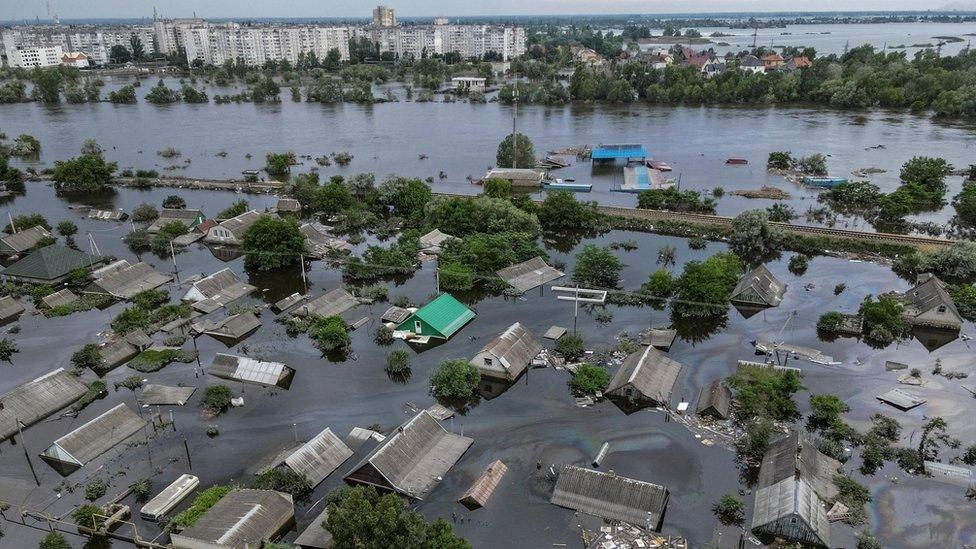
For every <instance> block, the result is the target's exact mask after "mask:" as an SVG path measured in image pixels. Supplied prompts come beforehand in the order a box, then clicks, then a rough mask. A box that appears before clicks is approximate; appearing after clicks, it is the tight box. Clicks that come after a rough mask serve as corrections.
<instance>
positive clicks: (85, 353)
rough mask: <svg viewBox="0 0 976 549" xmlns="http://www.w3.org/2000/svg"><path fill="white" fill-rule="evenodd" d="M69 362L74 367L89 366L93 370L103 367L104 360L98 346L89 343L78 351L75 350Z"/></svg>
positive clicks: (82, 367)
mask: <svg viewBox="0 0 976 549" xmlns="http://www.w3.org/2000/svg"><path fill="white" fill-rule="evenodd" d="M71 364H72V365H73V366H74V367H75V368H79V369H84V368H90V369H91V370H92V371H94V372H98V371H100V370H102V369H103V368H105V360H104V359H103V358H102V352H101V350H100V347H99V346H98V345H96V344H94V343H89V344H87V345H85V346H84V347H82V348H81V349H79V350H78V351H75V353H74V354H73V355H71Z"/></svg>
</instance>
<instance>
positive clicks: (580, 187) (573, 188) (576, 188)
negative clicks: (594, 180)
mask: <svg viewBox="0 0 976 549" xmlns="http://www.w3.org/2000/svg"><path fill="white" fill-rule="evenodd" d="M542 188H543V189H558V190H561V191H570V192H574V193H588V192H590V191H592V190H593V185H591V184H589V183H568V182H566V181H563V180H562V179H554V180H552V181H543V182H542Z"/></svg>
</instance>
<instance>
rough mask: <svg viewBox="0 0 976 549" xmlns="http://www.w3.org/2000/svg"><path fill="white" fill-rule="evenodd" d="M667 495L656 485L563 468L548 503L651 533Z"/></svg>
mask: <svg viewBox="0 0 976 549" xmlns="http://www.w3.org/2000/svg"><path fill="white" fill-rule="evenodd" d="M668 496H669V494H668V489H667V488H664V487H663V486H658V485H657V484H651V483H650V482H645V481H642V480H635V479H632V478H627V477H622V476H620V475H616V474H613V473H604V472H601V471H594V470H593V469H585V468H583V467H577V466H575V465H563V467H562V469H560V471H559V479H558V480H556V487H555V488H554V489H553V491H552V498H551V499H550V500H549V502H550V503H552V504H554V505H558V506H560V507H567V508H569V509H575V510H577V511H580V512H583V513H586V514H588V515H593V516H596V517H601V518H604V519H609V520H619V521H622V522H626V523H628V524H633V525H634V526H638V527H641V528H646V529H648V530H653V529H656V528H657V526H658V524H659V523H660V522H661V517H662V516H663V515H664V510H665V508H666V507H667V505H668Z"/></svg>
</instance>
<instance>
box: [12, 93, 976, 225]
mask: <svg viewBox="0 0 976 549" xmlns="http://www.w3.org/2000/svg"><path fill="white" fill-rule="evenodd" d="M130 81H131V80H128V79H121V78H118V79H110V80H109V81H108V82H107V85H106V87H105V89H104V91H103V93H105V94H107V93H108V91H109V90H110V89H114V88H117V87H119V86H120V85H122V84H124V83H127V82H130ZM142 83H143V85H142V86H141V87H140V88H138V92H137V93H138V94H140V97H141V96H142V95H144V94H145V93H147V92H148V90H149V88H150V87H151V86H152V85H154V84H155V83H156V79H155V78H148V79H144V80H143V81H142ZM167 84H168V85H169V86H170V87H179V82H177V81H176V80H172V79H168V80H167ZM386 90H391V91H393V92H394V93H395V94H396V95H397V96H398V97H400V98H405V92H404V91H403V85H402V84H397V83H391V84H387V85H384V86H382V87H380V88H378V89H377V90H376V92H375V95H377V96H384V95H385V91H386ZM208 91H209V92H210V95H211V98H212V97H213V95H214V94H216V93H220V94H228V93H236V91H237V90H235V89H231V88H227V89H209V90H208ZM282 98H283V101H282V102H281V103H280V104H263V105H254V104H249V103H244V104H223V105H216V104H213V103H211V104H206V105H194V104H182V103H178V104H173V105H167V106H156V105H152V104H149V103H146V102H144V101H141V100H140V102H139V103H138V104H136V105H112V104H109V103H96V104H81V105H67V104H63V105H55V106H49V105H42V104H38V103H23V104H15V105H0V131H3V132H5V133H6V134H7V136H8V139H13V138H14V137H15V136H17V135H19V134H20V133H29V134H32V135H34V136H36V137H37V138H38V139H40V141H41V143H42V147H43V149H42V152H41V155H40V158H39V159H38V160H36V161H32V162H25V163H24V165H26V166H30V165H33V166H34V167H36V168H41V167H43V166H49V165H51V164H52V163H53V162H54V161H55V160H59V159H64V158H67V157H71V156H75V155H77V154H78V151H79V149H80V147H81V145H82V143H83V142H84V141H85V140H86V139H88V138H94V139H96V140H97V141H98V142H99V143H100V144H101V146H102V147H103V148H104V149H106V156H107V157H108V158H110V159H111V160H114V161H117V162H118V163H119V166H120V168H123V169H124V168H136V169H139V168H142V169H150V168H152V169H157V170H159V171H160V173H163V174H172V175H186V176H190V177H201V178H240V176H241V171H242V170H245V169H261V168H262V167H263V166H264V157H265V154H267V153H268V152H283V151H293V152H295V153H296V154H298V155H299V156H301V155H309V156H310V157H311V158H315V157H319V156H321V155H327V154H329V153H331V152H337V151H347V152H349V153H351V154H353V155H354V159H353V161H352V162H351V164H350V165H349V166H347V167H339V166H336V165H335V164H333V165H332V166H329V167H322V168H321V169H320V174H322V175H323V176H329V175H333V174H354V173H360V172H373V173H375V174H376V175H377V177H378V178H382V177H385V176H386V175H388V174H399V175H405V176H414V177H422V178H428V177H430V178H433V187H434V189H435V190H437V191H442V192H455V193H477V192H479V191H480V188H479V187H477V186H474V185H472V184H471V183H470V182H469V178H474V179H481V178H482V177H483V176H484V174H485V172H486V171H487V170H488V169H489V168H491V167H492V166H494V164H495V152H496V149H497V146H498V143H499V142H500V141H501V140H502V139H503V138H504V137H505V135H507V134H508V133H510V132H511V131H512V108H511V107H509V106H504V105H500V104H498V103H488V104H468V103H439V102H434V103H415V102H408V101H405V100H402V101H400V102H396V103H383V104H376V105H371V106H362V105H354V104H340V105H322V104H318V103H294V102H292V101H291V100H290V97H289V92H288V90H287V89H284V90H283V93H282ZM517 125H518V130H519V131H521V132H524V133H525V134H527V135H528V136H529V137H530V138H531V139H532V141H533V142H534V144H535V150H536V152H537V153H538V155H540V156H542V155H543V154H544V152H545V151H549V150H553V149H559V148H564V147H567V146H574V145H587V144H588V145H591V146H595V145H597V144H600V143H621V142H631V143H632V142H637V143H643V144H644V145H645V146H646V147H647V149H648V150H649V151H650V154H651V156H652V157H653V158H655V159H657V160H663V161H666V162H669V163H670V164H671V165H672V166H673V168H674V171H673V172H671V174H670V176H671V177H674V178H675V179H677V180H678V181H679V184H680V188H681V189H694V190H699V191H703V192H704V193H706V194H711V192H712V190H713V189H715V188H716V187H722V188H723V189H724V190H725V191H726V193H725V195H724V197H723V198H721V200H719V204H718V213H719V214H722V215H735V214H737V213H739V212H741V211H744V210H747V209H753V208H766V207H768V206H770V205H771V204H772V203H773V201H771V200H765V199H747V198H743V197H738V196H733V195H731V194H730V192H731V191H735V190H756V189H759V188H760V187H762V186H764V185H770V186H774V187H779V188H780V189H782V190H784V191H786V192H788V193H789V194H790V196H791V198H790V199H788V200H786V202H788V203H789V204H790V205H791V206H792V207H793V208H794V210H796V212H797V213H799V214H801V216H802V214H803V213H805V212H806V211H807V210H808V209H809V208H810V207H816V206H817V191H816V190H814V189H811V188H806V187H803V186H801V185H796V184H793V183H790V182H788V181H786V180H785V179H784V178H782V177H780V176H773V175H769V174H768V173H767V172H766V169H765V165H766V159H767V156H768V154H769V152H771V151H778V150H787V151H791V152H792V153H793V154H794V155H796V156H806V155H810V154H814V153H823V154H825V155H828V156H829V159H828V165H829V169H830V173H831V175H836V176H842V177H852V176H851V172H852V171H853V170H856V169H862V168H879V169H882V170H885V172H884V173H878V174H874V175H872V176H870V180H871V181H872V182H874V183H876V184H877V185H879V186H880V187H881V189H882V190H884V191H891V190H893V189H894V188H896V187H897V186H898V184H899V181H898V171H899V168H900V166H901V165H902V164H903V163H905V162H906V161H908V160H909V159H911V158H912V157H914V156H917V155H924V156H937V157H943V158H946V159H948V160H949V161H950V162H952V163H953V164H954V165H956V166H958V167H965V166H968V165H969V164H971V163H972V162H973V150H974V147H976V132H974V131H973V130H974V126H972V125H967V124H963V123H944V122H936V121H933V120H931V119H930V118H929V117H928V116H924V115H922V116H920V115H913V114H908V113H905V112H897V111H872V112H853V111H836V110H829V109H822V108H797V107H791V108H781V107H748V108H746V107H729V108H716V107H670V106H654V105H646V104H642V103H638V104H634V105H630V106H612V105H596V106H594V105H568V106H563V107H543V106H520V107H519V109H518V120H517ZM167 147H175V148H177V149H179V150H180V151H181V152H182V155H181V156H179V157H176V158H172V159H164V158H163V157H161V156H159V155H157V154H156V151H159V150H161V149H164V148H167ZM218 153H226V156H218ZM248 155H250V158H248ZM421 155H426V158H421ZM728 158H744V159H747V160H748V161H749V164H748V165H745V166H736V165H727V164H725V161H726V160H727V159H728ZM568 160H569V161H570V162H571V163H572V164H573V165H572V166H570V167H569V168H566V169H562V170H556V171H554V172H552V176H553V177H560V178H573V179H575V180H576V181H577V182H580V183H583V182H587V183H592V184H593V192H592V193H591V194H588V195H585V196H586V198H587V199H591V200H597V201H599V202H600V203H604V204H615V205H623V206H633V205H635V204H636V200H637V199H636V197H635V195H633V194H626V193H619V192H613V189H615V188H618V187H619V186H620V185H621V184H622V183H623V172H622V170H621V169H620V166H619V165H618V166H617V167H616V169H598V170H594V169H593V168H592V165H591V163H590V162H577V161H576V159H575V157H573V158H568ZM303 162H304V164H303V165H300V166H296V167H295V168H294V170H293V171H295V172H300V171H307V170H310V169H313V168H317V166H316V163H315V161H314V160H307V159H306V160H304V161H303ZM167 168H175V169H167ZM441 172H443V175H444V178H443V179H442V178H441V177H440V175H441ZM948 184H949V196H948V198H951V197H952V196H954V195H955V194H956V193H958V192H959V189H960V188H961V186H962V178H961V177H950V178H949V179H948ZM952 214H953V211H952V208H951V206H947V207H946V208H944V209H943V210H942V211H941V212H933V213H926V214H924V215H922V216H920V219H922V220H925V221H932V222H936V223H945V222H947V221H948V220H949V219H950V218H951V217H952ZM839 226H841V227H846V228H857V229H862V230H871V228H870V226H869V225H867V224H866V223H865V222H864V221H863V220H862V219H860V218H856V217H855V218H843V219H841V221H840V225H839Z"/></svg>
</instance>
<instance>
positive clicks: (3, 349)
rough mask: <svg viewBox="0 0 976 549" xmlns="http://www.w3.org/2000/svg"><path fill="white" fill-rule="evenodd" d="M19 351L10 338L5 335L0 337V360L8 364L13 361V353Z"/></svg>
mask: <svg viewBox="0 0 976 549" xmlns="http://www.w3.org/2000/svg"><path fill="white" fill-rule="evenodd" d="M19 352H20V349H18V348H17V344H16V343H14V341H13V340H12V339H9V338H6V337H5V338H3V339H0V361H3V362H6V363H8V364H10V363H12V362H13V356H14V354H16V353H19Z"/></svg>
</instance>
